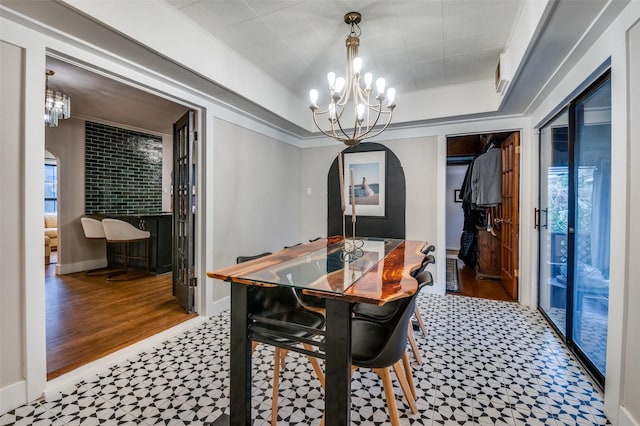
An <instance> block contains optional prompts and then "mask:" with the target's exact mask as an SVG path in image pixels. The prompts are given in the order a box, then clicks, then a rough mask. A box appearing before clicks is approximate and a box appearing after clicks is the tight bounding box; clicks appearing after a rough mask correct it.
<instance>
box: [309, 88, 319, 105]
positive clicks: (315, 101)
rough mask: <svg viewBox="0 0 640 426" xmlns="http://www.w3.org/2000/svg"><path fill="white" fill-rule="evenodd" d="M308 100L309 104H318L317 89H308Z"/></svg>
mask: <svg viewBox="0 0 640 426" xmlns="http://www.w3.org/2000/svg"><path fill="white" fill-rule="evenodd" d="M309 100H310V101H311V106H313V107H317V106H318V91H317V90H316V89H311V90H309Z"/></svg>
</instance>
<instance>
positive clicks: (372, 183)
mask: <svg viewBox="0 0 640 426" xmlns="http://www.w3.org/2000/svg"><path fill="white" fill-rule="evenodd" d="M386 154H387V153H386V151H367V152H353V153H345V154H344V171H343V173H344V176H343V178H344V180H343V182H344V187H343V192H342V193H343V195H344V202H345V214H346V215H349V216H351V215H352V214H353V212H352V210H353V208H352V203H351V188H352V185H351V175H352V174H353V189H354V193H355V197H354V199H355V214H356V217H357V216H376V217H384V216H385V198H386V197H385V194H386V184H385V179H386Z"/></svg>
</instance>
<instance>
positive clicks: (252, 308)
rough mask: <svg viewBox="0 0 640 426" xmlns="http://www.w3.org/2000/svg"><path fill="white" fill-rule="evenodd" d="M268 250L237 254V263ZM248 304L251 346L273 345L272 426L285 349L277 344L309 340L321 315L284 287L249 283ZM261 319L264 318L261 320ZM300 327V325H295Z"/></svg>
mask: <svg viewBox="0 0 640 426" xmlns="http://www.w3.org/2000/svg"><path fill="white" fill-rule="evenodd" d="M270 254H271V253H262V254H258V255H253V256H238V258H237V259H236V262H237V263H242V262H248V261H251V260H255V259H259V258H261V257H264V256H268V255H270ZM248 293H249V294H248V301H249V302H248V307H247V310H248V312H249V315H250V318H251V319H252V322H253V324H252V325H251V328H250V329H251V337H252V338H253V339H254V340H253V345H252V348H253V349H255V346H256V343H257V341H260V342H263V343H267V344H268V343H271V344H273V345H274V347H275V352H274V371H273V394H272V403H271V424H272V425H275V424H276V423H277V418H278V390H279V385H280V368H281V366H282V367H284V363H285V358H286V355H287V352H288V351H287V349H284V348H282V347H281V346H278V345H283V346H287V345H295V344H297V342H299V341H300V339H309V338H311V337H313V335H314V333H313V331H311V330H322V329H323V328H324V324H325V318H324V315H322V314H320V313H318V312H314V311H311V310H308V309H305V308H304V307H303V306H302V304H300V302H299V301H298V299H297V298H296V296H295V294H294V292H293V291H292V289H291V288H288V287H280V286H278V287H258V286H251V287H249V289H248ZM262 319H266V321H263V320H262ZM271 321H282V322H285V323H288V324H293V325H294V327H288V326H280V325H278V324H274V323H273V322H271ZM296 326H302V327H296ZM302 345H303V347H304V349H305V350H306V351H312V346H311V344H309V343H303V344H302ZM308 357H309V361H310V362H311V366H312V367H313V369H314V371H315V372H316V375H317V376H318V380H319V381H320V385H321V386H322V387H323V388H324V374H323V372H322V368H321V367H320V365H319V363H318V360H317V359H316V358H315V357H313V356H310V355H308Z"/></svg>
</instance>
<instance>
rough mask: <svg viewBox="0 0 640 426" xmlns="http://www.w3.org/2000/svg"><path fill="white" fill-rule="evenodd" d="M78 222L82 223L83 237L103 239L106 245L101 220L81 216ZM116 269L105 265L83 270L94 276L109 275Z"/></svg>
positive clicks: (86, 273)
mask: <svg viewBox="0 0 640 426" xmlns="http://www.w3.org/2000/svg"><path fill="white" fill-rule="evenodd" d="M80 223H81V224H82V230H83V231H84V236H85V238H87V239H88V240H103V241H104V242H105V245H106V241H107V239H106V237H105V235H104V229H103V228H102V222H100V221H99V220H97V219H93V218H91V217H81V218H80ZM118 271H119V270H116V269H113V268H111V267H109V266H108V265H107V267H105V268H98V269H92V270H90V271H87V272H85V275H88V276H90V277H94V276H101V275H110V274H113V273H115V272H118Z"/></svg>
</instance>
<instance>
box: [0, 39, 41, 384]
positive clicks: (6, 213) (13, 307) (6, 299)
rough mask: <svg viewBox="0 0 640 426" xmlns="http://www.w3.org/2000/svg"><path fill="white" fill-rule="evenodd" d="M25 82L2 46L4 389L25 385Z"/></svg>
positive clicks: (19, 61)
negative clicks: (23, 207) (22, 114)
mask: <svg viewBox="0 0 640 426" xmlns="http://www.w3.org/2000/svg"><path fill="white" fill-rule="evenodd" d="M23 76H24V52H23V50H22V49H19V48H17V47H15V46H13V45H11V44H8V43H5V42H1V41H0V93H2V96H0V111H2V113H1V114H0V241H2V244H0V271H2V273H1V274H0V275H1V276H0V280H1V285H0V291H1V292H2V297H0V360H2V361H1V362H0V389H2V388H4V387H6V386H10V385H12V384H14V383H16V382H19V381H21V380H23V379H24V370H23V368H24V364H23V361H24V353H23V348H24V339H23V336H24V331H25V330H24V325H25V323H24V320H23V317H22V316H23V314H24V297H23V282H24V275H23V273H22V265H24V257H23V256H22V247H23V246H24V245H23V240H24V237H23V235H22V232H21V230H22V224H23V223H24V221H23V212H22V202H23V198H22V192H23V179H22V175H23V167H22V165H23V162H22V156H23V150H22V146H23V145H24V133H23V129H22V123H23V120H22V117H21V113H22V110H23V106H24V99H23V91H22V90H23V88H24V77H23ZM43 228H44V224H43ZM43 240H44V238H43ZM42 247H43V248H42V262H43V263H44V245H43V246H42Z"/></svg>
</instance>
